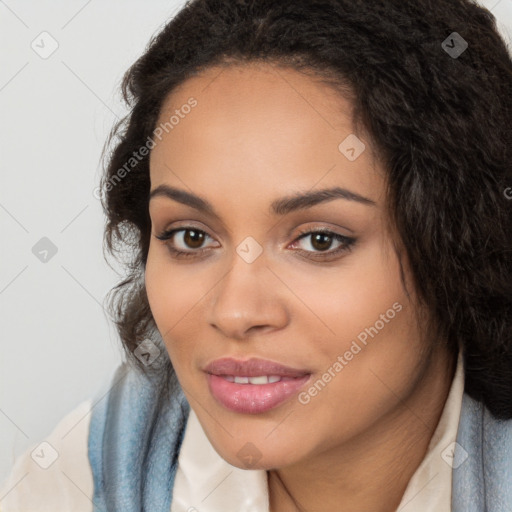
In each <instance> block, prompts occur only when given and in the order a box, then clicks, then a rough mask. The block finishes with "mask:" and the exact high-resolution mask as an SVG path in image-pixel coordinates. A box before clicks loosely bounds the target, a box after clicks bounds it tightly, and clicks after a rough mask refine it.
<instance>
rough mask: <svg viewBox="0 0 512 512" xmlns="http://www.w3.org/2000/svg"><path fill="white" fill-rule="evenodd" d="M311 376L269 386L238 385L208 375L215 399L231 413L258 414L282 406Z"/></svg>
mask: <svg viewBox="0 0 512 512" xmlns="http://www.w3.org/2000/svg"><path fill="white" fill-rule="evenodd" d="M310 377H311V375H310V374H309V375H305V376H304V377H300V378H296V379H292V380H286V381H282V380H281V381H279V382H273V383H269V384H237V383H234V382H228V381H227V380H226V379H224V378H223V377H219V376H218V375H212V374H208V375H207V378H208V387H209V388H210V392H211V394H212V395H213V397H214V398H215V399H216V400H217V401H218V402H219V403H220V404H221V405H223V406H224V407H226V408H227V409H229V410H231V411H235V412H240V413H245V414H258V413H261V412H265V411H269V410H270V409H273V408H274V407H277V406H278V405H280V404H282V403H283V402H285V401H286V400H288V399H289V398H291V397H292V396H293V395H295V394H296V393H297V392H298V391H299V389H300V388H301V387H302V386H304V385H305V384H306V382H308V381H309V379H310Z"/></svg>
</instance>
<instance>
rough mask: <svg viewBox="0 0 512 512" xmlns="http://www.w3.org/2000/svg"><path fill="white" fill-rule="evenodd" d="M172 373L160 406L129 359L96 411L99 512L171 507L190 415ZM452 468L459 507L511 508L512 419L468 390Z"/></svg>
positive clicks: (93, 458) (483, 511) (150, 382)
mask: <svg viewBox="0 0 512 512" xmlns="http://www.w3.org/2000/svg"><path fill="white" fill-rule="evenodd" d="M173 378H174V382H173V383H172V385H173V392H172V394H171V398H170V400H167V401H164V403H163V404H162V406H161V407H160V408H158V406H157V403H158V395H157V392H158V391H157V390H158V385H157V384H158V383H157V382H155V380H154V379H151V378H149V377H146V376H144V375H142V374H140V373H139V372H138V371H136V370H135V369H133V368H130V367H129V366H128V365H126V364H124V365H122V366H121V367H119V368H118V370H117V371H116V374H115V376H114V384H113V386H112V388H111V391H110V392H109V393H108V396H107V397H105V398H103V399H102V400H100V401H99V402H98V403H97V405H96V406H95V407H94V408H93V410H92V418H91V424H90V425H91V426H90V432H89V460H90V463H91V467H92V472H93V479H94V498H93V502H94V512H100V511H102V512H135V511H137V512H140V511H147V512H169V511H170V507H171V501H172V490H173V485H174V478H175V475H176V470H177V464H178V455H179V450H180V447H181V443H182V441H183V436H184V431H185V426H186V421H187V418H188V414H189V412H190V406H189V404H188V402H187V400H186V398H185V396H184V394H183V391H182V389H181V387H180V386H179V383H178V382H177V379H176V377H175V376H174V374H173ZM453 467H454V469H453V486H452V511H453V512H510V511H511V510H512V420H510V421H500V420H497V419H495V418H494V417H493V416H492V415H491V414H490V413H489V411H488V410H487V409H486V408H485V407H484V406H483V405H482V404H481V403H479V402H476V401H475V400H473V399H472V398H471V397H469V395H467V394H464V395H463V401H462V409H461V417H460V422H459V430H458V435H457V445H456V446H455V452H454V461H453ZM219 512H221V511H219Z"/></svg>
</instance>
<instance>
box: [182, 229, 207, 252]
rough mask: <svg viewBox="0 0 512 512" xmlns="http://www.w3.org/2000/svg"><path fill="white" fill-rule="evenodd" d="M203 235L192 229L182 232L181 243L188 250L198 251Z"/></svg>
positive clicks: (201, 232) (202, 241)
mask: <svg viewBox="0 0 512 512" xmlns="http://www.w3.org/2000/svg"><path fill="white" fill-rule="evenodd" d="M204 235H205V233H204V232H203V231H197V230H194V229H187V230H184V235H183V242H184V243H185V245H187V247H189V248H190V249H199V248H200V247H201V245H203V243H204V238H205V236H204Z"/></svg>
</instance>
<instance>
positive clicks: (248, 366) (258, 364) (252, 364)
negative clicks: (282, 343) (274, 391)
mask: <svg viewBox="0 0 512 512" xmlns="http://www.w3.org/2000/svg"><path fill="white" fill-rule="evenodd" d="M203 370H204V371H205V372H207V373H211V374H213V375H233V376H235V377H258V376H260V375H278V376H280V377H303V376H304V375H309V374H310V372H308V371H307V370H300V369H297V368H291V367H290V366H285V365H282V364H279V363H275V362H274V361H269V360H267V359H259V358H256V357H253V358H251V359H248V360H247V361H241V360H239V359H232V358H230V357H224V358H221V359H216V360H215V361H212V362H211V363H209V364H208V365H207V366H205V368H203Z"/></svg>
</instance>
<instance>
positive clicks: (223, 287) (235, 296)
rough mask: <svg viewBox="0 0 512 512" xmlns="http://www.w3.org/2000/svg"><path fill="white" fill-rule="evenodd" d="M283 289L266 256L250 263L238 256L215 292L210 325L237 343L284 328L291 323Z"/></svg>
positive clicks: (212, 295) (210, 313)
mask: <svg viewBox="0 0 512 512" xmlns="http://www.w3.org/2000/svg"><path fill="white" fill-rule="evenodd" d="M284 288H285V287H284V286H283V284H282V283H280V281H279V279H277V278H276V276H275V275H274V273H273V272H272V271H271V270H270V269H269V268H268V267H267V266H266V261H265V258H264V257H263V255H261V256H260V257H259V258H257V259H256V260H255V261H253V262H252V263H247V262H246V261H244V260H243V259H242V258H241V257H239V256H238V255H237V254H235V256H234V258H233V264H232V267H231V269H230V270H229V271H228V272H227V274H225V275H224V277H223V278H222V279H221V280H220V282H219V283H218V284H217V285H216V286H215V287H214V289H213V290H212V294H211V297H212V300H211V303H210V305H209V308H208V313H207V314H208V322H209V324H210V325H212V326H213V327H214V328H216V329H218V330H219V331H221V332H222V333H223V334H224V335H225V336H226V337H228V338H231V339H237V340H242V339H246V338H248V337H250V336H252V335H254V334H260V335H261V334H262V333H264V332H270V331H273V330H277V329H282V328H283V327H285V326H286V325H287V323H288V321H289V313H288V308H287V305H286V295H285V294H286V291H285V289H284Z"/></svg>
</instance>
